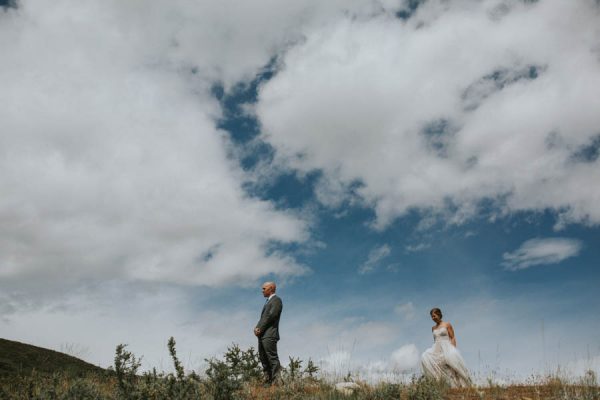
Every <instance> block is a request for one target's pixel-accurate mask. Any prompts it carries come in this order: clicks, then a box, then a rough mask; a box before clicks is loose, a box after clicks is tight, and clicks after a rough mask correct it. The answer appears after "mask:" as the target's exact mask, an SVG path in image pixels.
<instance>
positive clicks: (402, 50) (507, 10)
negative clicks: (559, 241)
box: [256, 0, 600, 229]
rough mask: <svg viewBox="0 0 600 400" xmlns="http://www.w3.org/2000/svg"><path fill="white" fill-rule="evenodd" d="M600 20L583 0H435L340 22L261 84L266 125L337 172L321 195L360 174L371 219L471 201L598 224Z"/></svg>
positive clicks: (302, 159) (458, 208) (468, 207)
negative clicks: (402, 12)
mask: <svg viewBox="0 0 600 400" xmlns="http://www.w3.org/2000/svg"><path fill="white" fill-rule="evenodd" d="M599 30H600V8H599V6H598V3H597V2H595V1H592V0H585V1H580V2H562V1H556V0H554V1H552V0H549V1H539V2H522V1H516V0H515V1H509V0H502V1H500V0H486V1H481V2H464V1H441V0H436V1H427V2H424V3H422V4H421V6H419V7H418V8H417V10H416V11H415V12H414V14H413V15H412V16H411V17H410V18H408V19H406V20H405V19H398V18H396V17H395V15H393V14H392V13H386V12H382V13H380V14H377V15H375V16H373V17H371V18H363V19H360V18H359V19H357V18H350V17H348V18H344V19H339V20H338V21H336V22H335V23H331V24H330V25H328V26H326V27H322V28H321V29H314V30H311V31H309V32H307V33H306V40H305V41H304V42H303V43H301V44H299V45H297V46H294V47H292V48H290V49H289V50H288V52H287V53H286V54H285V56H283V57H282V58H281V61H280V70H279V72H278V73H277V75H276V76H275V77H274V78H273V79H271V80H270V81H269V82H267V83H266V84H264V85H263V86H262V89H261V91H260V96H259V103H258V105H257V107H256V113H257V115H258V117H259V118H260V121H261V123H262V127H263V132H264V133H263V138H264V140H267V141H268V142H269V143H271V144H272V145H273V146H274V147H275V148H276V150H277V155H278V157H279V158H280V159H282V160H284V161H285V162H287V164H288V165H290V166H292V167H293V168H296V169H298V170H300V171H312V170H322V171H323V173H324V175H325V176H326V178H324V179H325V180H328V181H331V180H338V181H339V182H340V183H339V184H337V185H331V187H333V188H337V189H336V190H335V191H334V192H333V193H334V194H335V195H328V196H324V195H321V196H320V198H322V200H323V201H324V204H326V205H328V206H331V207H335V206H336V205H339V204H342V202H341V199H340V195H343V194H344V193H345V192H346V195H350V193H348V191H347V190H346V191H345V190H343V188H347V187H349V186H350V185H353V184H355V183H357V182H358V185H355V186H356V187H357V189H356V190H355V191H354V192H353V193H351V194H353V195H358V196H360V197H361V199H362V200H363V201H364V202H365V204H368V205H370V206H372V207H373V208H374V209H375V211H376V220H375V222H374V226H375V227H376V228H379V229H383V228H385V227H386V226H387V225H388V224H389V223H391V222H392V221H393V220H394V219H395V218H398V217H399V216H402V215H404V214H406V213H407V212H408V211H409V210H412V209H418V210H420V211H422V212H424V213H427V214H434V215H440V216H442V217H444V218H445V219H447V220H448V221H451V222H454V223H461V222H463V221H465V220H467V219H469V218H471V217H473V216H474V215H476V214H477V211H478V210H479V207H480V205H481V203H482V202H485V204H486V205H493V206H494V209H495V210H498V211H500V212H501V213H510V212H515V211H519V210H526V211H540V210H546V209H550V210H553V211H555V212H556V213H557V214H559V215H560V217H559V224H563V225H564V224H565V223H570V222H584V223H590V224H597V223H599V222H600V206H599V205H600V188H599V187H598V185H596V184H595V182H597V181H598V180H599V179H600V175H599V174H600V172H599V171H600V168H598V163H599V162H600V161H598V157H597V154H598V151H597V147H598V145H597V143H598V142H597V139H596V138H597V135H598V127H599V126H600V116H599V114H598V112H597V110H598V109H599V108H600V98H599V97H598V96H597V95H596V90H595V88H597V87H599V86H600V50H599V49H600V39H598V38H599V37H600V35H599V33H600V32H599ZM340 188H341V190H340ZM559 226H560V225H559Z"/></svg>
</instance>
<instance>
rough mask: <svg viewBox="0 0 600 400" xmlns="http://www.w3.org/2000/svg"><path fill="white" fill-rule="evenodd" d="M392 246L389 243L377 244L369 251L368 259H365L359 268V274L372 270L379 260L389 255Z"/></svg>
mask: <svg viewBox="0 0 600 400" xmlns="http://www.w3.org/2000/svg"><path fill="white" fill-rule="evenodd" d="M391 251H392V250H391V248H390V246H388V245H387V244H384V245H381V246H377V247H375V248H374V249H373V250H371V251H370V252H369V256H368V257H367V261H365V262H364V263H363V264H362V265H361V266H360V267H359V268H358V273H359V274H367V273H369V272H372V271H373V270H374V269H375V268H376V267H377V265H378V264H379V262H380V261H381V260H383V259H384V258H386V257H388V256H389V255H390V253H391Z"/></svg>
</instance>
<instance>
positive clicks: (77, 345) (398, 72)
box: [0, 0, 600, 379]
mask: <svg viewBox="0 0 600 400" xmlns="http://www.w3.org/2000/svg"><path fill="white" fill-rule="evenodd" d="M4 4H7V3H6V2H4V3H0V5H4ZM599 18H600V9H599V8H598V4H597V2H594V1H592V0H586V1H582V2H578V3H576V4H575V3H565V2H561V1H559V0H556V1H554V0H540V1H537V2H530V1H519V0H486V1H482V2H478V3H468V2H461V1H438V0H430V1H423V2H420V1H412V0H411V1H405V0H370V1H351V2H347V1H333V2H328V3H327V4H323V3H322V2H319V1H313V0H303V1H299V2H296V3H294V5H293V6H292V5H287V6H285V7H284V6H283V5H282V4H278V3H272V2H270V1H269V0H255V1H253V2H247V3H244V4H243V5H240V4H237V3H236V2H233V1H232V2H228V1H226V2H218V3H213V2H210V1H202V2H197V3H193V4H192V3H190V2H187V1H183V0H182V1H174V2H172V4H169V5H166V4H163V3H162V2H160V1H156V2H154V1H151V2H148V3H144V4H142V3H139V4H138V3H128V4H124V3H121V2H118V1H108V2H88V3H85V4H82V3H80V2H73V1H70V0H59V1H55V2H53V3H52V4H47V2H44V1H42V0H24V1H21V2H18V4H16V5H14V4H13V5H12V7H4V8H3V9H2V11H1V12H0V37H1V38H2V39H1V41H0V51H2V54H5V57H4V59H5V60H6V62H4V63H3V65H2V66H1V67H0V85H2V87H3V89H4V90H3V91H2V93H1V94H0V101H1V102H2V104H4V106H3V107H1V108H0V146H1V148H2V151H0V190H1V191H2V192H3V193H5V197H4V198H3V200H2V201H0V220H1V221H3V223H2V225H1V227H0V238H1V241H0V276H2V283H1V284H0V285H1V288H2V290H1V293H0V317H1V318H0V330H1V331H2V332H3V334H2V335H3V337H6V338H9V339H14V340H20V341H24V342H29V343H33V344H36V345H40V346H46V347H50V348H54V349H57V350H61V349H70V351H71V352H73V353H76V355H79V356H81V357H83V358H85V359H87V360H89V361H91V362H94V363H97V364H100V365H108V364H109V363H110V362H111V360H112V358H113V356H112V354H113V351H114V347H115V346H116V345H117V344H119V343H128V344H129V346H130V348H131V349H132V350H133V351H134V352H135V353H136V354H139V355H144V360H145V367H152V366H158V367H160V368H169V366H168V365H166V364H167V363H166V362H165V360H166V359H168V355H167V352H166V346H165V343H166V341H167V339H168V337H169V336H175V337H176V339H177V340H178V345H179V348H180V349H181V350H180V351H181V352H182V354H186V367H187V368H190V369H192V368H193V369H201V368H202V363H203V360H204V358H206V357H208V356H211V355H217V354H220V353H222V352H223V350H224V349H225V348H226V347H227V346H228V345H230V344H231V343H233V342H236V343H240V344H241V345H243V346H250V345H254V337H253V336H252V334H251V328H252V327H253V324H254V323H255V319H256V317H257V313H258V312H259V310H260V308H261V304H262V302H263V300H262V299H261V296H260V293H259V287H260V284H261V283H262V282H263V281H265V280H275V281H277V282H278V284H279V293H280V295H281V297H282V298H283V299H284V304H285V308H284V316H283V319H282V341H281V343H280V348H281V355H282V357H283V358H284V359H287V356H288V355H297V356H301V357H302V358H304V359H307V358H309V357H311V358H313V359H314V360H317V361H318V362H319V363H320V365H321V366H322V367H323V369H324V370H326V371H330V372H333V373H345V372H346V371H348V370H351V371H353V372H354V373H356V374H360V375H362V376H365V377H370V379H379V378H383V377H385V376H389V375H388V374H389V373H392V374H393V373H398V372H402V371H404V372H406V373H412V372H417V371H418V358H419V354H420V353H421V352H422V351H424V350H425V349H426V348H427V347H428V346H430V344H431V334H430V327H431V321H430V320H429V316H428V311H429V309H430V308H432V307H440V308H442V310H443V311H444V314H445V317H447V319H448V320H449V321H451V322H452V323H453V324H454V326H455V329H456V332H457V338H458V343H459V348H460V350H461V351H462V352H463V354H464V355H465V358H466V361H467V364H468V366H469V367H470V368H471V369H472V370H473V371H474V373H478V374H480V376H487V375H489V374H490V373H496V374H498V375H501V376H504V377H506V376H508V377H511V376H521V377H523V376H527V375H528V374H530V373H541V372H544V371H548V370H554V369H556V368H558V367H559V366H560V367H561V368H566V369H567V370H569V371H572V372H573V373H581V372H582V371H583V370H584V369H586V368H593V369H596V370H598V368H600V342H599V340H598V338H597V335H595V332H597V330H598V328H600V325H599V323H598V322H597V320H595V319H594V318H591V317H590V311H591V310H594V309H596V308H597V307H598V306H599V305H600V304H599V300H598V296H597V294H596V292H597V288H598V284H599V283H600V271H598V266H597V265H598V261H597V260H598V259H599V256H600V254H599V253H600V250H599V249H600V246H599V245H598V244H599V243H598V242H599V240H600V235H599V233H600V228H599V224H600V191H599V190H600V189H598V185H597V182H598V180H599V179H600V175H599V171H600V169H599V168H598V163H599V161H598V154H599V148H600V140H599V139H598V138H599V137H600V136H599V135H600V118H599V117H598V113H597V110H598V109H599V107H600V103H599V101H600V100H599V99H598V96H597V91H598V89H597V88H598V87H600V53H599V52H598V49H599V48H600V42H598V37H600V36H599V35H598V26H600V24H599V23H598V22H600V21H599ZM48 327H52V328H51V329H49V328H48Z"/></svg>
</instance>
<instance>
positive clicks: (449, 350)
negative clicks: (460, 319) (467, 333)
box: [421, 308, 471, 387]
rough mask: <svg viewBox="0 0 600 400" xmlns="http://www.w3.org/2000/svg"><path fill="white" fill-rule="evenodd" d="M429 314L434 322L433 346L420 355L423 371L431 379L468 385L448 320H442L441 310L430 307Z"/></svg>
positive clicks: (458, 385)
mask: <svg viewBox="0 0 600 400" xmlns="http://www.w3.org/2000/svg"><path fill="white" fill-rule="evenodd" d="M429 314H430V315H431V319H432V320H433V322H435V326H434V327H432V328H431V330H432V331H433V340H434V342H433V346H432V347H431V348H429V349H427V350H426V351H425V352H424V353H423V355H422V356H421V367H422V368H423V373H424V374H425V376H428V377H430V378H433V379H443V380H445V381H447V382H448V383H449V384H450V385H451V386H453V387H461V386H469V385H470V384H471V378H469V371H468V370H467V367H466V365H465V361H464V360H463V358H462V356H461V355H460V352H459V351H458V349H457V348H456V338H455V336H454V329H453V328H452V325H451V324H450V323H449V322H445V321H442V310H440V309H439V308H434V309H432V310H431V311H430V312H429Z"/></svg>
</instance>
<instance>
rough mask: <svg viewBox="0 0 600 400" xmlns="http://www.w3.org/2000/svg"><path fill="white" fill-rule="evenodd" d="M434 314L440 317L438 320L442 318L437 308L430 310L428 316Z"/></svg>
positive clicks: (440, 311)
mask: <svg viewBox="0 0 600 400" xmlns="http://www.w3.org/2000/svg"><path fill="white" fill-rule="evenodd" d="M433 314H436V315H437V316H439V317H440V319H441V318H442V310H440V309H439V308H437V307H436V308H432V309H431V311H429V315H433Z"/></svg>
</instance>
